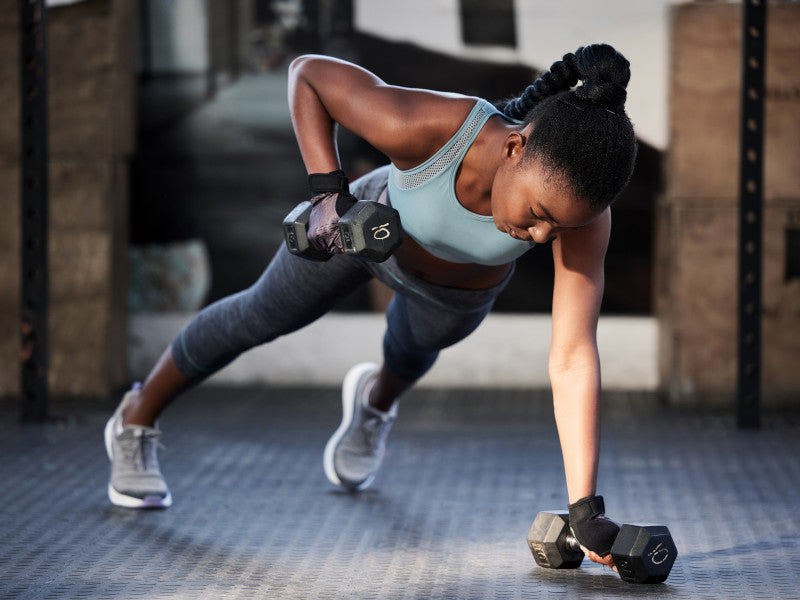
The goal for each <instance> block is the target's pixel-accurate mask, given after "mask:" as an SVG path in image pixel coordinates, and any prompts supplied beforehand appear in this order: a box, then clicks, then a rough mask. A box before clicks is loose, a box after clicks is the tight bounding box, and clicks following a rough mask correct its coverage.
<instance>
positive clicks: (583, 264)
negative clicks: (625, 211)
mask: <svg viewBox="0 0 800 600" xmlns="http://www.w3.org/2000/svg"><path fill="white" fill-rule="evenodd" d="M610 231H611V210H610V209H606V210H605V212H603V213H602V214H601V215H600V216H598V217H597V218H596V219H595V220H594V221H592V222H591V223H590V224H589V225H587V226H586V227H583V228H581V229H578V230H567V231H563V232H561V233H560V234H559V235H558V236H557V237H556V238H555V239H554V240H553V244H552V245H553V263H554V266H555V283H554V286H553V325H552V328H553V329H552V340H551V343H550V357H549V365H548V371H549V375H550V384H551V386H552V390H553V406H554V411H555V419H556V426H557V428H558V436H559V440H560V442H561V452H562V455H563V458H564V470H565V474H566V480H567V491H568V494H569V501H570V503H574V502H576V501H577V500H579V499H581V498H585V497H587V496H591V495H593V494H595V492H596V484H597V463H598V457H599V452H600V358H599V353H598V350H597V320H598V316H599V314H600V304H601V302H602V299H603V285H604V268H603V265H604V262H605V255H606V249H607V248H608V240H609V234H610Z"/></svg>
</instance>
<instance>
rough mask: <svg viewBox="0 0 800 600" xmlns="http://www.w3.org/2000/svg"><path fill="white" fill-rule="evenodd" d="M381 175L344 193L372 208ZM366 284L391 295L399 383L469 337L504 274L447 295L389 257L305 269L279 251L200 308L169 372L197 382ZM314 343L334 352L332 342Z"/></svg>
mask: <svg viewBox="0 0 800 600" xmlns="http://www.w3.org/2000/svg"><path fill="white" fill-rule="evenodd" d="M387 173H388V168H386V167H382V168H379V169H376V170H375V171H373V172H372V173H370V174H368V175H366V176H365V177H362V178H361V179H359V180H358V181H356V182H355V183H354V184H353V185H352V186H351V188H352V192H353V194H354V195H355V196H356V197H357V198H359V199H362V200H377V199H378V198H379V196H380V194H381V193H382V192H383V190H384V189H385V187H386V178H387ZM512 273H513V270H512ZM373 277H374V278H377V279H379V280H380V281H382V282H383V283H385V284H386V285H388V286H389V287H391V288H392V289H393V290H395V292H397V293H396V294H395V295H394V298H393V299H392V302H391V304H390V305H389V308H388V310H387V311H386V321H387V330H386V334H385V335H384V339H383V353H384V360H385V361H386V364H387V365H388V367H389V368H390V369H391V370H392V371H393V372H395V373H396V374H397V375H399V376H400V377H402V378H403V379H405V380H406V381H416V380H417V379H419V378H420V377H422V375H424V374H425V373H426V372H427V371H428V369H430V368H431V366H432V365H433V363H434V361H435V360H436V357H437V356H438V354H439V351H440V350H441V349H442V348H446V347H447V346H450V345H452V344H455V343H456V342H458V341H460V340H462V339H464V338H465V337H466V336H467V335H469V334H470V333H472V332H473V331H474V330H475V328H476V327H477V326H478V325H479V324H480V322H481V321H482V320H483V318H484V317H485V316H486V315H487V314H488V313H489V311H490V310H491V308H492V305H493V304H494V301H495V299H496V298H497V296H498V294H499V293H500V292H501V291H502V290H503V288H504V287H505V285H506V283H507V282H508V280H509V279H510V277H511V273H509V275H508V277H506V279H505V280H504V281H503V282H502V283H500V284H499V285H497V286H495V287H492V288H489V289H486V290H464V289H457V288H447V287H442V286H437V285H433V284H431V283H428V282H426V281H424V280H422V279H419V278H418V277H415V276H414V275H412V274H410V273H408V272H406V271H404V270H403V269H401V268H400V267H399V266H398V265H397V262H396V261H395V260H394V257H390V258H389V260H387V261H385V262H383V263H368V262H364V261H361V260H359V259H357V258H354V257H350V256H345V255H337V256H334V257H333V258H331V259H330V260H329V261H327V262H313V261H310V260H306V259H304V258H301V257H299V256H294V255H292V254H289V252H288V251H287V250H286V247H285V246H284V245H283V244H282V245H281V247H280V248H279V249H278V251H277V253H276V254H275V256H274V257H273V259H272V261H271V262H270V264H269V266H268V267H267V269H266V270H265V271H264V273H263V274H262V275H261V277H260V278H259V279H258V281H256V282H255V283H254V284H253V285H252V286H251V287H249V288H248V289H246V290H244V291H242V292H239V293H237V294H234V295H232V296H228V297H227V298H223V299H222V300H219V301H217V302H215V303H213V304H211V305H209V306H207V307H206V308H205V309H203V310H202V311H201V312H200V313H199V314H198V315H197V317H195V318H194V319H193V320H192V321H191V322H190V323H189V324H188V325H187V326H186V328H185V329H184V330H183V331H182V332H181V333H180V335H178V337H177V338H176V339H175V341H174V342H173V344H172V356H173V359H174V360H175V364H176V365H177V367H178V369H179V370H180V372H181V373H182V374H183V375H184V376H185V377H187V378H188V379H189V380H191V381H198V380H200V379H203V378H205V377H207V376H209V375H211V374H212V373H214V372H216V371H218V370H219V369H221V368H222V367H224V366H225V365H227V364H228V363H229V362H231V361H232V360H233V359H235V358H236V357H237V356H239V354H241V353H242V352H244V351H246V350H249V349H250V348H253V347H255V346H258V345H261V344H264V343H267V342H270V341H272V340H274V339H275V338H277V337H279V336H281V335H285V334H287V333H291V332H293V331H296V330H298V329H300V328H301V327H304V326H305V325H308V324H309V323H311V322H313V321H315V320H316V319H318V318H319V317H321V316H322V315H324V314H325V313H326V312H328V311H329V310H330V309H331V308H332V307H333V306H334V304H336V302H337V301H339V300H340V299H342V298H344V297H345V296H347V295H348V294H350V293H351V292H352V291H353V290H355V289H356V288H358V287H360V286H362V285H364V284H365V283H367V282H368V281H369V280H370V279H372V278H373ZM320 343H324V344H329V345H330V346H331V347H335V346H336V344H337V343H338V340H321V342H320Z"/></svg>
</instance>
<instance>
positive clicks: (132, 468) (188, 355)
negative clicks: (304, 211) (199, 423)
mask: <svg viewBox="0 0 800 600" xmlns="http://www.w3.org/2000/svg"><path fill="white" fill-rule="evenodd" d="M362 265H363V263H362V262H361V261H359V260H354V259H352V258H350V257H345V256H335V257H333V258H331V259H330V260H329V261H328V262H325V263H314V262H311V261H307V260H305V259H302V258H300V257H297V256H293V255H291V254H289V253H288V252H287V251H286V249H285V248H284V247H283V246H282V247H281V248H280V249H279V251H278V252H277V253H276V255H275V257H274V258H273V260H272V262H271V263H270V265H269V266H268V267H267V269H266V270H265V271H264V274H263V275H262V276H261V277H260V278H259V280H258V281H257V282H256V283H255V284H254V285H253V286H251V287H250V288H248V289H247V290H245V291H243V292H240V293H238V294H235V295H233V296H229V297H228V298H224V299H222V300H220V301H218V302H215V303H214V304H212V305H210V306H208V307H206V308H205V309H204V310H202V311H201V312H200V314H198V315H197V317H195V318H194V319H193V320H192V321H191V322H190V323H189V325H187V326H186V328H185V329H184V330H183V331H182V332H181V333H180V335H179V336H178V337H177V338H176V339H175V341H174V342H173V343H172V345H171V346H170V348H168V349H167V350H166V351H165V352H164V354H163V355H162V356H161V358H160V360H159V361H158V362H157V363H156V365H155V367H154V368H153V370H152V371H151V373H150V374H149V376H148V377H147V379H146V380H145V382H144V385H143V386H141V387H138V388H134V389H132V390H131V391H129V392H128V393H127V394H125V397H124V398H123V399H122V402H121V403H120V405H119V406H118V407H117V410H116V411H115V412H114V414H113V415H112V417H111V418H110V419H109V420H108V422H107V423H106V427H105V445H106V452H107V454H108V458H109V460H110V461H111V477H110V479H109V483H108V496H109V499H110V500H111V502H112V503H113V504H116V505H118V506H124V507H128V508H151V507H161V508H164V507H167V506H170V504H171V503H172V495H171V494H170V491H169V488H168V487H167V484H166V482H165V480H164V477H163V476H162V474H161V469H160V467H159V464H158V457H157V448H158V443H159V437H160V435H161V433H160V432H159V431H158V430H157V429H155V427H154V425H155V421H156V419H157V418H158V416H159V415H160V414H161V413H162V411H163V410H164V408H166V407H167V405H168V404H169V403H170V402H171V401H172V400H174V399H175V398H176V397H177V396H178V395H179V394H180V393H181V392H182V391H184V390H186V389H187V388H189V387H191V386H192V385H194V384H196V383H199V382H200V381H202V380H203V379H205V378H206V377H207V376H209V375H211V374H212V373H214V372H216V371H218V370H219V369H221V368H222V367H224V366H225V365H227V364H228V363H229V362H231V361H232V360H233V359H235V358H236V357H237V356H239V355H240V354H241V353H242V352H244V351H245V350H248V349H250V348H252V347H254V346H257V345H260V344H263V343H266V342H269V341H272V340H274V339H275V338H276V337H278V336H280V335H284V334H286V333H290V332H292V331H295V330H297V329H299V328H300V327H303V326H304V325H307V324H308V323H311V322H312V321H314V320H315V319H317V318H318V317H320V316H322V315H323V314H325V313H326V312H327V311H328V310H329V309H330V308H331V307H333V305H334V304H335V303H336V301H337V300H339V299H340V298H343V297H344V296H346V295H347V294H349V293H350V292H352V291H353V290H354V289H355V288H357V287H359V286H360V285H362V284H363V283H365V282H366V281H368V280H369V279H370V278H371V275H370V274H369V272H368V271H367V270H366V269H364V268H363V266H362Z"/></svg>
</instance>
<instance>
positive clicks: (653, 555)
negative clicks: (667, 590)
mask: <svg viewBox="0 0 800 600" xmlns="http://www.w3.org/2000/svg"><path fill="white" fill-rule="evenodd" d="M611 556H612V557H613V559H614V564H615V565H616V566H617V569H619V576H620V577H621V578H622V579H623V580H625V581H628V582H630V583H661V582H662V581H665V580H666V579H667V577H668V576H669V572H670V570H671V569H672V565H673V563H674V562H675V559H676V558H677V556H678V549H677V548H676V547H675V542H674V541H673V540H672V536H671V535H670V533H669V529H667V528H666V527H665V526H664V525H623V526H622V528H621V529H620V531H619V535H617V538H616V540H614V545H613V546H612V547H611Z"/></svg>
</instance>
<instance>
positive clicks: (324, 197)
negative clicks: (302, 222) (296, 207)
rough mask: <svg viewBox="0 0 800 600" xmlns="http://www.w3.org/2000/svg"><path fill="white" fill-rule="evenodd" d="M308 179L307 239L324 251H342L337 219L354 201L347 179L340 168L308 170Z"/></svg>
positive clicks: (335, 252)
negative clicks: (309, 173) (309, 188)
mask: <svg viewBox="0 0 800 600" xmlns="http://www.w3.org/2000/svg"><path fill="white" fill-rule="evenodd" d="M308 183H309V185H310V186H311V192H312V193H313V194H314V196H313V197H312V198H311V206H312V208H311V213H310V215H309V217H308V241H309V242H310V243H311V245H312V246H314V247H315V248H317V249H319V250H322V251H323V252H327V253H328V254H338V253H340V252H342V234H341V232H340V231H339V227H338V225H339V219H340V218H341V217H342V216H343V215H344V214H345V213H346V212H347V211H348V210H350V209H351V208H352V207H353V205H354V204H355V203H356V198H355V197H354V196H353V195H352V194H350V182H349V181H348V179H347V176H346V175H345V174H344V171H341V170H338V171H331V172H330V173H312V174H311V175H309V176H308Z"/></svg>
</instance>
